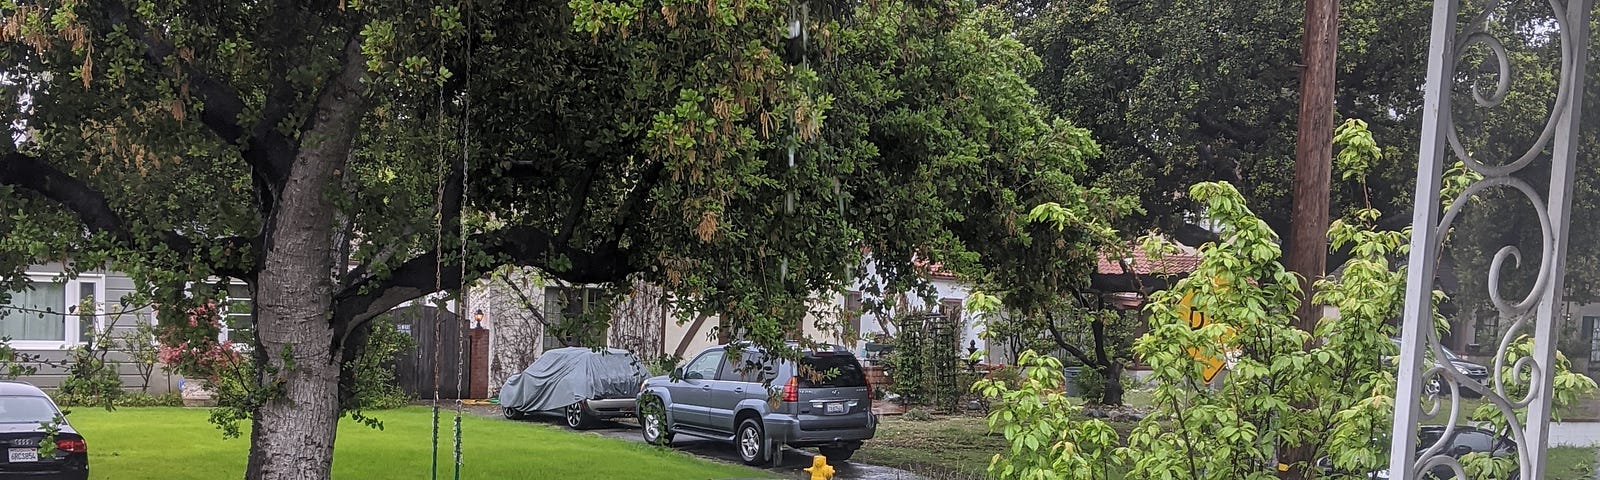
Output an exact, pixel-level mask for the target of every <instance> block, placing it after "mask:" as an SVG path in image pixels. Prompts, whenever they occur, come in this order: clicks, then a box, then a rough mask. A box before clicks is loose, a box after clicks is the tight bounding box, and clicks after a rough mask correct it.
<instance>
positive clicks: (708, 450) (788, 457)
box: [467, 406, 928, 480]
mask: <svg viewBox="0 0 1600 480" xmlns="http://www.w3.org/2000/svg"><path fill="white" fill-rule="evenodd" d="M467 410H468V411H471V412H472V413H476V414H478V415H483V416H486V417H494V418H499V417H500V407H498V406H472V407H468V408H467ZM525 421H527V422H534V423H544V424H547V425H551V426H557V427H558V428H565V427H559V424H560V419H558V418H555V417H535V418H532V419H529V420H525ZM589 432H591V433H597V434H600V435H605V436H607V437H611V438H618V439H622V440H628V441H631V442H644V437H642V436H640V434H639V425H638V424H637V423H634V420H633V419H623V420H620V421H616V422H606V423H604V426H603V427H601V428H597V429H593V430H589ZM672 448H674V449H676V450H679V451H683V452H688V453H691V454H694V455H698V456H701V457H706V458H710V459H714V460H718V461H722V462H727V463H742V462H740V461H739V453H738V452H735V451H734V449H733V444H730V443H722V442H713V441H709V440H700V439H697V438H693V437H689V436H687V435H680V436H679V438H678V439H677V440H675V441H673V442H672ZM815 453H816V452H814V451H809V450H795V449H784V454H783V463H782V464H781V465H779V466H777V467H773V468H769V469H768V470H771V471H772V472H774V475H773V477H772V478H782V479H803V478H809V477H807V476H806V472H805V471H804V470H802V469H804V468H806V467H810V466H811V457H812V456H813V455H814V454H815ZM833 468H834V474H835V476H834V477H833V478H834V479H835V480H928V479H927V478H925V477H922V476H919V475H917V474H914V473H911V472H907V471H905V470H900V469H897V468H889V467H881V466H877V465H864V464H858V463H852V462H844V463H840V464H836V465H833Z"/></svg>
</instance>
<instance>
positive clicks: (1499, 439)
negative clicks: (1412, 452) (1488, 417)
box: [1317, 425, 1520, 480]
mask: <svg viewBox="0 0 1600 480" xmlns="http://www.w3.org/2000/svg"><path fill="white" fill-rule="evenodd" d="M1444 430H1445V427H1444V425H1422V426H1420V427H1418V428H1417V455H1418V456H1419V457H1420V456H1421V455H1422V452H1424V451H1426V450H1427V449H1428V448H1429V447H1432V446H1433V444H1435V443H1438V442H1439V438H1440V437H1443V436H1444ZM1381 443H1383V444H1387V443H1388V440H1386V439H1385V440H1381ZM1478 452H1484V453H1488V454H1490V455H1493V456H1496V457H1515V456H1516V455H1517V443H1516V442H1515V441H1513V440H1511V439H1510V438H1507V437H1505V436H1502V435H1498V434H1496V433H1494V432H1492V431H1489V430H1485V429H1482V428H1477V427H1470V426H1466V425H1457V426H1456V428H1455V431H1454V432H1451V435H1450V439H1449V440H1447V441H1445V443H1444V447H1443V448H1442V449H1441V450H1440V451H1439V454H1441V455H1445V456H1448V457H1451V458H1454V459H1456V460H1460V459H1461V457H1465V456H1467V454H1471V453H1478ZM1317 466H1318V467H1320V468H1321V469H1322V471H1323V472H1324V473H1335V471H1336V469H1335V468H1333V463H1332V462H1330V461H1329V460H1328V459H1327V458H1326V457H1324V458H1322V459H1320V460H1318V461H1317ZM1338 473H1343V474H1345V475H1348V476H1350V477H1355V478H1365V479H1370V480H1389V478H1390V477H1389V470H1388V469H1384V470H1379V471H1376V472H1369V473H1367V474H1365V475H1360V474H1352V472H1338ZM1428 473H1430V474H1432V475H1433V477H1432V478H1437V479H1440V480H1448V479H1452V478H1456V476H1455V472H1454V471H1452V470H1450V468H1449V467H1444V466H1439V467H1434V468H1433V469H1430V470H1429V471H1428ZM1519 477H1520V473H1519V472H1515V471H1513V472H1511V479H1512V480H1516V479H1517V478H1519Z"/></svg>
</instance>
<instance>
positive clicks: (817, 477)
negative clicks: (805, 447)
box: [804, 455, 833, 480]
mask: <svg viewBox="0 0 1600 480" xmlns="http://www.w3.org/2000/svg"><path fill="white" fill-rule="evenodd" d="M804 470H805V471H807V472H811V480H832V479H833V467H830V466H828V457H824V456H822V455H817V456H815V457H811V468H806V469H804Z"/></svg>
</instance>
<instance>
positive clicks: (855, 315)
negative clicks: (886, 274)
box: [844, 292, 864, 340]
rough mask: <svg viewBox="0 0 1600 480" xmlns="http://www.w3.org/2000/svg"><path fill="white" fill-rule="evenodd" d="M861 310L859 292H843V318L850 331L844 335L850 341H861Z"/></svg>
mask: <svg viewBox="0 0 1600 480" xmlns="http://www.w3.org/2000/svg"><path fill="white" fill-rule="evenodd" d="M863 310H864V309H863V308H861V292H845V294H844V318H845V320H847V321H848V324H849V325H850V331H849V332H848V333H847V334H846V335H847V336H848V337H849V338H851V339H855V340H860V339H861V314H862V311H863Z"/></svg>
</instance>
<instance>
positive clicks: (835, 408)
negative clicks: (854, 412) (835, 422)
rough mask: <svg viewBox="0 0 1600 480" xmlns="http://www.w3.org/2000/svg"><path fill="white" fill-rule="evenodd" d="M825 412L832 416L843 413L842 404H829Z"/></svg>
mask: <svg viewBox="0 0 1600 480" xmlns="http://www.w3.org/2000/svg"><path fill="white" fill-rule="evenodd" d="M827 412H828V414H829V415H833V414H836V413H844V404H843V403H830V404H828V410H827Z"/></svg>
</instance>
